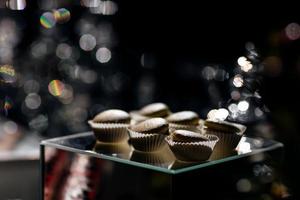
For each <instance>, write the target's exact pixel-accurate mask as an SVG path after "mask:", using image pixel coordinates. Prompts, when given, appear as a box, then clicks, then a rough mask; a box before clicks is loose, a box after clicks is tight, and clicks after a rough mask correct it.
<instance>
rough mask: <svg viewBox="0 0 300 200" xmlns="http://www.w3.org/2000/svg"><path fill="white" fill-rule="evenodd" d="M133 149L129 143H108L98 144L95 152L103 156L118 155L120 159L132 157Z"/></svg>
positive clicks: (94, 149)
mask: <svg viewBox="0 0 300 200" xmlns="http://www.w3.org/2000/svg"><path fill="white" fill-rule="evenodd" d="M131 150H132V148H131V147H130V146H129V145H128V143H127V142H122V143H106V142H96V144H95V146H94V148H93V151H95V152H97V153H101V154H111V155H112V154H117V155H118V157H127V158H129V157H130V152H131Z"/></svg>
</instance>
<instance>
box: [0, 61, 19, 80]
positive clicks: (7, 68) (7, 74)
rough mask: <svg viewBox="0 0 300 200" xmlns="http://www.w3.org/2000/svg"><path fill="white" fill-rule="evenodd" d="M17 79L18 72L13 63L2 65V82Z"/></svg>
mask: <svg viewBox="0 0 300 200" xmlns="http://www.w3.org/2000/svg"><path fill="white" fill-rule="evenodd" d="M15 81H16V72H15V69H14V68H13V66H11V65H0V82H4V83H13V82H15Z"/></svg>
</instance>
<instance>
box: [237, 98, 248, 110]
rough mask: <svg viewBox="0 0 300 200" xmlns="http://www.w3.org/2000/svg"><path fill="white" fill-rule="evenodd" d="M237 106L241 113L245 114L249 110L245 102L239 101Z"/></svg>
mask: <svg viewBox="0 0 300 200" xmlns="http://www.w3.org/2000/svg"><path fill="white" fill-rule="evenodd" d="M237 106H238V109H239V110H240V111H241V112H245V111H247V110H248V108H249V103H248V102H247V101H240V102H239V103H238V105H237Z"/></svg>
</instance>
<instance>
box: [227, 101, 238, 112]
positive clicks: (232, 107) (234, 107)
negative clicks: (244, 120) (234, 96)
mask: <svg viewBox="0 0 300 200" xmlns="http://www.w3.org/2000/svg"><path fill="white" fill-rule="evenodd" d="M228 110H229V111H230V112H232V113H236V112H238V111H239V109H238V106H237V105H236V104H235V103H232V104H230V105H229V106H228Z"/></svg>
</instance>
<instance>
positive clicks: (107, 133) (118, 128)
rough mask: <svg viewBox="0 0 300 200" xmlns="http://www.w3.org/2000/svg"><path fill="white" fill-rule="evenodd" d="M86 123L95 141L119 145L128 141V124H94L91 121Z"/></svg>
mask: <svg viewBox="0 0 300 200" xmlns="http://www.w3.org/2000/svg"><path fill="white" fill-rule="evenodd" d="M88 123H89V125H90V126H91V128H92V129H93V132H94V135H95V137H96V139H97V140H98V141H100V142H108V143H119V142H124V141H126V140H128V133H127V128H128V126H129V124H121V123H94V122H93V121H91V120H90V121H89V122H88Z"/></svg>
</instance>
